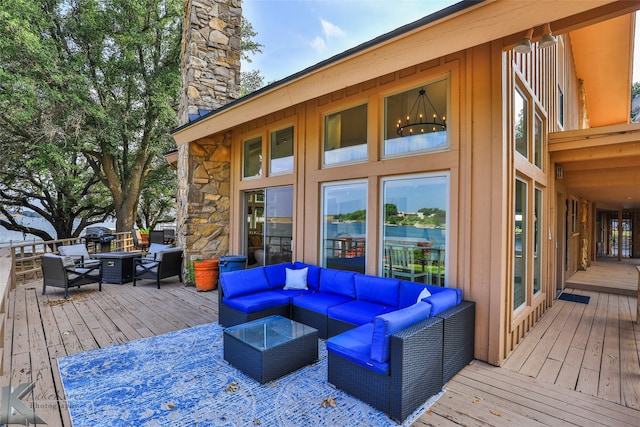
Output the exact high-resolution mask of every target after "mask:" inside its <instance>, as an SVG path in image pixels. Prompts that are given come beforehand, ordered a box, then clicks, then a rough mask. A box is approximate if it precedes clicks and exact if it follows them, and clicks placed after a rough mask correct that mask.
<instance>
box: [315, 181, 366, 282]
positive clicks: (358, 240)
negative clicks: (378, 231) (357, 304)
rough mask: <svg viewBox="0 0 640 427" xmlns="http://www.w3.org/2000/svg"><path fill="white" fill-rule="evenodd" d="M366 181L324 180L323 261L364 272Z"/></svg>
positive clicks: (324, 264)
mask: <svg viewBox="0 0 640 427" xmlns="http://www.w3.org/2000/svg"><path fill="white" fill-rule="evenodd" d="M366 230H367V183H366V182H364V181H358V182H347V183H339V184H325V185H324V186H323V189H322V249H321V251H322V265H323V266H324V267H328V268H334V269H337V270H350V271H357V272H359V273H364V272H365V256H366Z"/></svg>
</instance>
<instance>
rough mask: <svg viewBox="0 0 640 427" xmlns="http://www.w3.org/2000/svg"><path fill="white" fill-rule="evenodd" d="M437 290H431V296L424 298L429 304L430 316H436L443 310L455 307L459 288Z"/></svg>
mask: <svg viewBox="0 0 640 427" xmlns="http://www.w3.org/2000/svg"><path fill="white" fill-rule="evenodd" d="M439 289H441V290H440V291H439V292H432V293H431V296H430V297H428V298H425V299H424V300H425V301H427V302H428V303H429V304H431V316H436V315H438V314H440V313H442V312H443V311H446V310H448V309H450V308H451V307H455V306H456V304H458V303H459V301H458V292H456V291H459V289H453V288H439Z"/></svg>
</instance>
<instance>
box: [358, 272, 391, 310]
mask: <svg viewBox="0 0 640 427" xmlns="http://www.w3.org/2000/svg"><path fill="white" fill-rule="evenodd" d="M354 282H355V286H356V296H357V298H358V300H361V301H368V302H373V303H376V304H381V305H385V306H392V307H396V308H397V307H398V303H399V301H400V281H399V280H397V279H389V278H384V277H377V276H366V275H364V274H356V275H355V277H354Z"/></svg>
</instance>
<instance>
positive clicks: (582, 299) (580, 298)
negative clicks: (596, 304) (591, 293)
mask: <svg viewBox="0 0 640 427" xmlns="http://www.w3.org/2000/svg"><path fill="white" fill-rule="evenodd" d="M558 299H561V300H564V301H571V302H579V303H581V304H589V300H590V299H591V297H588V296H584V295H576V294H567V293H564V292H563V293H561V294H560V296H559V297H558Z"/></svg>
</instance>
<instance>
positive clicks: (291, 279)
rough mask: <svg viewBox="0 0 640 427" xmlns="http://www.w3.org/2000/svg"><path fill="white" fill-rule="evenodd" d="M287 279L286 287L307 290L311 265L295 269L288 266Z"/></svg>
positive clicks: (287, 288)
mask: <svg viewBox="0 0 640 427" xmlns="http://www.w3.org/2000/svg"><path fill="white" fill-rule="evenodd" d="M286 271H287V279H286V280H285V284H284V289H285V290H289V289H296V290H307V289H308V288H307V274H308V272H309V267H305V268H301V269H299V270H293V269H291V268H287V269H286Z"/></svg>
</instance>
